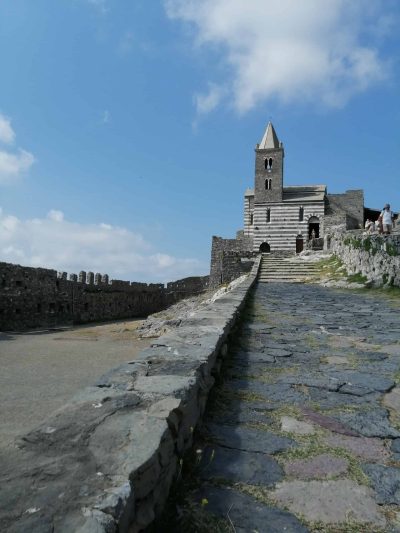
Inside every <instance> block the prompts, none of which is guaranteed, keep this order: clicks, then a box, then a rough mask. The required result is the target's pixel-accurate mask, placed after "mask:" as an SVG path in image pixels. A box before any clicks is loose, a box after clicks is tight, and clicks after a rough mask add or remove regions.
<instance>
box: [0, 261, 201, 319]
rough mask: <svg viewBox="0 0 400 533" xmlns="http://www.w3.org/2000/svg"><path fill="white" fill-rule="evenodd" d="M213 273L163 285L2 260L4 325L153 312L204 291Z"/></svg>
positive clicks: (0, 294)
mask: <svg viewBox="0 0 400 533" xmlns="http://www.w3.org/2000/svg"><path fill="white" fill-rule="evenodd" d="M207 287H208V276H205V277H198V278H194V277H192V278H186V279H184V280H179V281H176V282H172V283H168V284H167V287H166V288H165V287H164V285H163V284H146V283H135V282H133V283H131V282H129V281H120V280H111V281H109V278H108V276H107V275H103V276H102V275H101V274H94V273H93V272H88V273H86V272H83V271H82V272H80V274H79V276H77V275H76V274H71V275H70V276H69V279H67V273H66V272H63V273H59V274H57V272H56V271H55V270H49V269H45V268H31V267H23V266H20V265H13V264H10V263H0V330H10V329H25V328H33V327H42V326H46V327H53V326H56V325H59V324H66V323H71V322H74V323H85V322H92V321H103V320H116V319H123V318H132V317H139V316H147V315H149V314H151V313H154V312H156V311H160V310H161V309H164V308H165V307H168V306H169V305H171V304H173V303H174V302H176V301H177V300H179V299H181V298H185V297H187V296H191V295H193V294H198V293H200V292H203V291H204V290H206V289H207Z"/></svg>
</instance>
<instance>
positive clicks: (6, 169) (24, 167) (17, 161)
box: [0, 113, 35, 185]
mask: <svg viewBox="0 0 400 533" xmlns="http://www.w3.org/2000/svg"><path fill="white" fill-rule="evenodd" d="M14 142H15V132H14V130H13V128H12V126H11V121H10V119H9V118H8V117H6V116H4V115H3V114H1V113H0V143H4V144H7V145H11V144H13V143H14ZM34 162H35V157H34V155H33V154H31V153H30V152H27V151H26V150H22V149H21V148H18V149H17V150H13V151H10V148H7V150H6V149H3V150H1V149H0V185H4V184H7V183H11V182H13V181H15V180H16V179H17V178H19V177H20V175H21V174H23V173H24V172H27V171H28V170H29V169H30V168H31V166H32V165H33V163H34Z"/></svg>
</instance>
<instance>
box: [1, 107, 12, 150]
mask: <svg viewBox="0 0 400 533" xmlns="http://www.w3.org/2000/svg"><path fill="white" fill-rule="evenodd" d="M14 140H15V132H14V130H13V129H12V126H11V122H10V119H9V118H7V117H5V116H4V115H2V114H1V113H0V142H2V143H5V144H12V143H13V142H14Z"/></svg>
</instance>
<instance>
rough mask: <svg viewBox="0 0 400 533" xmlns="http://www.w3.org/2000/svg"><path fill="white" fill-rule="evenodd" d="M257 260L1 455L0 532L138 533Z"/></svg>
mask: <svg viewBox="0 0 400 533" xmlns="http://www.w3.org/2000/svg"><path fill="white" fill-rule="evenodd" d="M259 263H260V259H259V258H257V259H256V263H255V265H254V267H253V269H252V272H251V273H250V274H249V276H248V277H247V278H246V279H245V280H244V281H242V282H241V283H240V284H238V285H236V286H235V287H234V288H233V289H232V290H231V291H230V292H227V293H225V294H224V296H223V297H221V298H219V299H217V300H215V301H214V302H213V303H209V304H207V305H204V306H202V307H201V308H199V310H198V311H197V312H196V313H194V314H193V315H191V317H190V318H188V319H185V320H182V322H181V324H180V326H179V327H178V328H177V329H176V330H174V331H173V332H171V333H169V334H166V335H164V336H162V337H160V338H159V339H157V340H156V341H155V342H154V343H153V344H152V346H151V347H150V348H148V349H146V350H144V351H143V352H142V353H141V354H139V356H138V358H137V359H136V360H135V361H132V362H130V363H125V364H123V365H121V366H119V367H117V368H115V369H113V370H111V371H110V372H109V373H107V374H106V375H104V376H102V377H101V378H100V379H99V380H98V382H97V383H95V384H94V385H93V386H92V387H88V388H86V389H84V390H83V391H82V392H81V393H80V394H78V395H77V396H76V397H74V398H73V399H72V400H71V401H70V402H69V403H68V404H67V405H65V406H64V407H63V408H62V409H61V410H59V411H57V412H55V413H54V414H53V415H52V416H51V417H50V418H48V419H47V420H45V421H44V422H43V423H42V424H41V425H40V426H39V427H38V428H36V429H35V430H33V431H31V432H29V433H28V434H27V435H25V436H24V437H22V439H20V440H18V441H17V442H16V443H15V446H10V447H8V448H7V450H6V457H4V461H3V462H2V468H1V470H0V501H2V502H4V505H2V506H0V531H13V532H15V533H17V532H27V531H29V532H30V533H44V532H50V531H55V532H60V533H62V532H65V533H67V532H72V531H73V532H74V533H90V532H96V533H117V532H118V533H128V532H129V533H139V532H140V531H145V530H146V527H147V526H148V525H149V524H150V523H151V522H152V521H153V520H154V518H155V517H156V516H157V515H158V514H159V513H160V512H161V511H162V509H163V506H164V504H165V502H166V499H167V497H168V494H169V490H170V487H171V483H172V481H173V479H174V478H175V477H176V475H177V474H179V471H180V469H181V466H180V465H181V461H182V460H183V457H184V454H185V452H186V451H187V450H188V449H190V448H191V446H192V443H193V434H194V431H195V429H196V426H197V424H198V423H199V421H200V420H201V417H202V415H203V413H204V410H205V406H206V402H207V398H208V394H209V391H210V389H211V388H212V386H213V384H214V380H215V378H214V377H215V376H216V375H218V373H219V371H220V368H221V364H222V361H223V358H224V357H225V356H226V355H227V353H228V344H229V341H230V337H229V335H230V332H231V331H232V328H234V326H235V324H236V322H237V320H238V318H239V316H240V312H241V309H242V308H243V306H244V305H245V301H246V298H247V295H248V294H249V291H250V289H251V287H252V285H253V283H254V282H255V280H256V278H257V273H258V268H259Z"/></svg>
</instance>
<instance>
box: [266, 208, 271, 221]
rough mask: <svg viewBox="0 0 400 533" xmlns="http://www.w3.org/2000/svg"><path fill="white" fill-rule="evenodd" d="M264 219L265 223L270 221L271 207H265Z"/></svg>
mask: <svg viewBox="0 0 400 533" xmlns="http://www.w3.org/2000/svg"><path fill="white" fill-rule="evenodd" d="M265 221H266V222H267V223H268V222H271V209H270V208H269V207H268V208H267V212H266V215H265Z"/></svg>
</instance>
